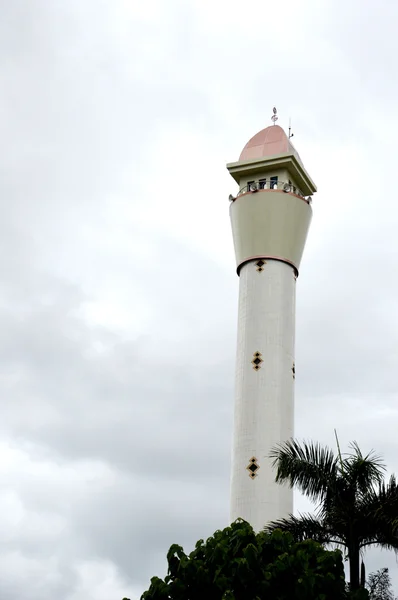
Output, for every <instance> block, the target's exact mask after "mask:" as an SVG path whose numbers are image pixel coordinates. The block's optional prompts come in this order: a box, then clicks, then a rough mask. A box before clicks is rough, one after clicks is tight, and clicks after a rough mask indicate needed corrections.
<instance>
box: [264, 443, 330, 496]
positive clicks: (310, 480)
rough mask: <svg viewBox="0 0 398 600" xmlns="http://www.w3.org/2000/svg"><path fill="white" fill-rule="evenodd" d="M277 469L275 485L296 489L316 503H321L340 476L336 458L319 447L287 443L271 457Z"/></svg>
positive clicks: (325, 449)
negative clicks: (277, 483)
mask: <svg viewBox="0 0 398 600" xmlns="http://www.w3.org/2000/svg"><path fill="white" fill-rule="evenodd" d="M270 458H271V459H273V463H272V464H273V466H274V467H276V477H275V481H277V482H280V483H288V484H289V486H290V487H297V488H298V489H299V490H300V491H301V492H302V493H303V494H304V495H306V496H308V497H309V498H311V499H312V500H314V501H322V499H323V498H324V496H325V494H326V492H327V490H328V489H329V488H330V486H331V485H333V484H334V481H335V480H336V477H337V475H338V466H337V458H336V457H335V456H334V454H333V452H332V450H330V449H329V448H328V447H322V446H321V445H320V444H318V443H312V442H305V441H304V442H302V444H300V443H299V442H298V441H296V440H288V441H287V442H284V443H283V444H279V445H278V446H275V447H274V448H273V449H272V451H271V454H270Z"/></svg>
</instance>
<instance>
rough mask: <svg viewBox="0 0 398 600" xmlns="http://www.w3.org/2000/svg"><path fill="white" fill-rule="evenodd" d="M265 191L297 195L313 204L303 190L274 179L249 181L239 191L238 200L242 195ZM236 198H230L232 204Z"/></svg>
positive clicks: (289, 183)
mask: <svg viewBox="0 0 398 600" xmlns="http://www.w3.org/2000/svg"><path fill="white" fill-rule="evenodd" d="M264 190H282V191H283V192H285V193H286V194H289V193H290V194H295V195H296V196H300V197H301V198H303V200H305V201H306V202H308V204H311V202H312V198H311V196H304V194H303V193H302V192H301V190H300V189H299V188H298V187H297V186H295V185H293V184H292V183H291V182H290V181H289V182H285V181H279V180H272V179H269V180H264V179H258V180H257V181H249V182H248V183H247V184H246V185H245V186H243V187H242V188H241V189H240V190H239V192H238V195H237V196H236V198H237V197H238V196H241V195H242V194H248V193H252V194H255V193H256V192H261V191H264ZM236 198H234V197H233V196H232V195H231V196H230V200H231V202H232V201H233V200H236Z"/></svg>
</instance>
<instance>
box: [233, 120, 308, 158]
mask: <svg viewBox="0 0 398 600" xmlns="http://www.w3.org/2000/svg"><path fill="white" fill-rule="evenodd" d="M278 154H294V156H295V157H296V158H297V159H298V161H299V162H300V163H301V159H300V157H299V155H298V153H297V152H296V149H295V148H294V146H293V144H292V143H291V141H290V140H289V138H288V136H287V135H286V133H285V132H284V131H283V129H282V127H279V125H270V127H266V128H265V129H262V130H261V131H259V132H258V133H256V135H255V136H254V137H252V138H251V139H250V140H249V141H248V142H247V144H246V146H245V147H244V148H243V150H242V152H241V154H240V157H239V162H241V161H244V160H254V159H256V158H263V157H270V156H276V155H278Z"/></svg>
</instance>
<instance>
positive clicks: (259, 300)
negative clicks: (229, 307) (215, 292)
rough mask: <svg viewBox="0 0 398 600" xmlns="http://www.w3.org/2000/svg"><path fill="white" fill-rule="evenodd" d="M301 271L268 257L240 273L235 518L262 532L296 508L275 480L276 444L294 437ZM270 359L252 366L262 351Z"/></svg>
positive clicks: (289, 494) (290, 494)
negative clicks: (253, 462)
mask: <svg viewBox="0 0 398 600" xmlns="http://www.w3.org/2000/svg"><path fill="white" fill-rule="evenodd" d="M295 294H296V280H295V277H294V269H293V268H292V267H291V266H290V265H288V264H286V263H283V262H280V261H276V260H267V263H266V264H265V265H264V270H263V271H262V272H258V271H257V270H256V261H250V262H249V263H246V264H245V265H243V267H242V268H241V271H240V285H239V316H238V347H237V362H236V383H235V385H236V392H235V394H236V396H235V423H234V441H233V452H232V480H231V521H234V520H235V519H237V518H238V517H242V518H243V519H245V520H247V521H248V522H249V523H250V524H251V525H252V526H253V527H254V529H255V530H256V531H260V530H261V529H262V528H263V527H264V525H265V524H266V523H267V522H268V521H271V520H274V519H279V518H282V517H286V516H288V514H289V513H291V512H293V492H292V490H290V489H289V488H288V487H286V486H282V485H280V484H276V483H275V471H274V470H273V469H272V468H271V460H270V459H269V452H270V449H271V448H272V447H273V446H274V445H275V444H277V443H279V442H281V441H284V440H287V439H289V438H290V437H292V436H293V423H294V378H293V372H292V366H293V363H294V333H295ZM257 351H258V352H261V354H262V359H263V361H264V362H262V363H261V368H260V369H259V370H258V371H255V370H254V369H253V365H252V362H251V361H252V359H253V354H254V353H255V352H257ZM253 456H254V457H256V458H257V460H258V464H259V466H260V468H259V469H258V471H257V477H255V478H254V479H251V478H250V476H249V471H248V470H247V469H246V467H247V466H248V465H249V464H250V459H251V458H252V457H253Z"/></svg>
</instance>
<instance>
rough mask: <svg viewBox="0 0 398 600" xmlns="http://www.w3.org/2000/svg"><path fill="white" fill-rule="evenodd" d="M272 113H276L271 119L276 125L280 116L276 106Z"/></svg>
mask: <svg viewBox="0 0 398 600" xmlns="http://www.w3.org/2000/svg"><path fill="white" fill-rule="evenodd" d="M272 112H273V113H274V114H273V115H272V117H271V121H273V122H274V125H275V124H276V122H277V120H278V115H277V110H276V107H275V106H274V108H273V109H272Z"/></svg>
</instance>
